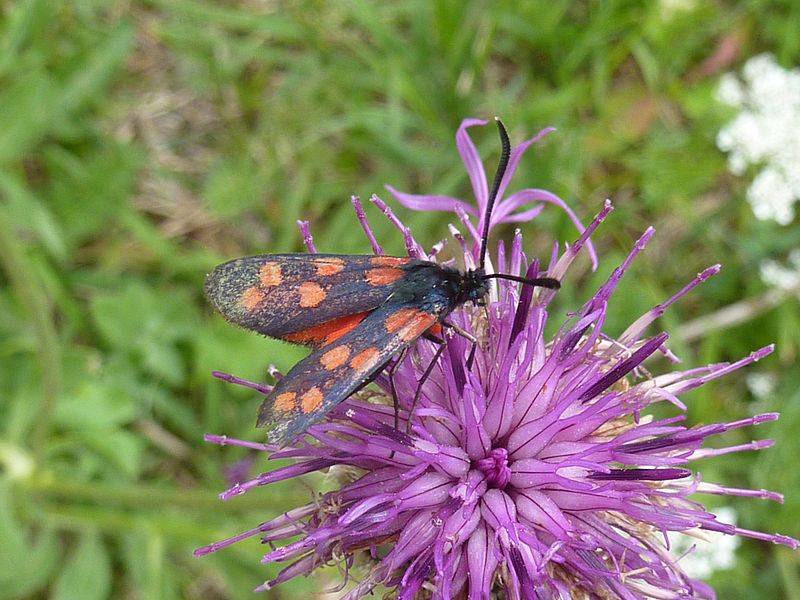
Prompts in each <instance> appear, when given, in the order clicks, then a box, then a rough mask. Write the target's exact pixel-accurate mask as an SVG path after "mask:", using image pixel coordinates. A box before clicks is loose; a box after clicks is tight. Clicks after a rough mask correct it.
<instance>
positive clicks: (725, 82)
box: [717, 54, 800, 225]
mask: <svg viewBox="0 0 800 600" xmlns="http://www.w3.org/2000/svg"><path fill="white" fill-rule="evenodd" d="M717 97H718V99H719V100H721V101H722V102H724V103H726V104H729V105H731V106H734V107H736V108H737V109H739V110H740V111H741V112H740V113H739V114H738V115H737V117H736V118H735V119H734V120H733V122H731V123H729V124H728V125H727V126H726V127H725V128H723V129H722V131H720V132H719V135H718V136H717V146H718V147H719V148H720V149H721V150H723V151H724V152H729V153H730V156H729V157H728V166H729V168H730V170H731V171H732V172H733V173H735V174H736V175H741V174H742V173H744V171H745V169H746V168H747V167H748V166H749V165H760V166H762V168H761V171H760V172H759V173H758V175H756V177H755V179H754V180H753V183H752V184H751V185H750V188H749V189H748V190H747V200H748V202H750V205H751V206H752V208H753V212H754V213H755V215H756V217H758V218H759V219H773V220H775V221H777V222H778V223H780V224H781V225H787V224H788V223H790V222H791V221H792V219H794V203H795V202H797V201H798V200H800V135H798V132H800V69H792V70H786V69H784V68H783V67H781V66H780V65H779V64H778V63H777V62H776V61H775V58H774V57H773V56H772V55H770V54H761V55H758V56H755V57H753V58H751V59H750V60H748V61H747V63H746V64H745V65H744V69H743V70H742V77H741V78H738V77H736V76H735V75H733V74H731V73H728V74H727V75H725V76H723V77H722V79H721V81H720V85H719V89H718V91H717Z"/></svg>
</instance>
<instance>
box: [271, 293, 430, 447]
mask: <svg viewBox="0 0 800 600" xmlns="http://www.w3.org/2000/svg"><path fill="white" fill-rule="evenodd" d="M438 318H439V315H437V314H435V313H434V312H429V311H427V310H424V309H423V308H421V307H420V306H419V304H418V303H413V304H407V303H393V302H388V303H386V304H385V305H383V306H381V307H380V308H378V309H376V310H374V311H373V312H371V313H370V314H369V315H367V316H366V318H365V319H364V320H363V321H362V322H361V324H360V325H359V326H358V327H356V328H354V329H353V330H352V331H350V332H349V333H347V334H345V335H344V336H342V337H341V338H339V339H337V340H336V341H334V342H332V343H331V344H329V345H327V346H324V347H322V348H319V349H317V350H315V351H314V352H312V354H310V355H309V356H308V357H306V358H305V359H303V360H301V361H300V362H299V363H297V364H296V365H295V366H294V367H293V368H292V369H291V370H290V371H289V372H288V373H287V374H286V376H285V377H283V379H281V380H280V381H279V382H278V383H277V384H276V385H275V388H274V389H273V390H272V392H270V394H269V395H268V396H266V397H265V398H264V401H263V402H262V404H261V407H260V409H259V413H258V423H257V425H258V427H268V428H269V429H270V431H269V432H268V434H267V437H268V439H269V441H270V442H272V443H274V444H277V445H279V446H284V445H286V444H288V443H289V442H290V441H292V440H293V439H294V438H295V437H297V436H298V435H300V434H301V433H302V432H303V431H305V430H306V429H308V428H309V427H310V426H311V425H313V424H314V423H316V422H318V421H319V420H321V419H322V418H323V417H324V416H325V415H326V414H327V413H328V412H330V411H331V410H332V409H333V408H334V407H335V406H336V405H337V404H339V403H340V402H341V401H342V400H344V399H345V398H347V397H348V396H349V395H350V394H352V393H353V392H354V391H355V390H357V389H358V388H359V387H360V386H362V385H363V384H364V383H366V382H367V381H369V380H370V379H371V378H372V377H373V376H374V374H375V373H376V372H377V371H379V370H380V369H381V368H382V367H383V366H384V365H385V364H386V362H387V361H388V360H389V359H390V358H391V357H392V356H393V355H395V354H396V353H397V352H399V351H400V350H402V349H403V348H406V347H407V346H409V345H410V344H412V343H413V342H414V340H416V339H417V338H418V337H419V336H420V335H422V334H423V333H424V332H425V331H427V330H428V329H429V328H430V327H431V326H432V325H434V324H435V323H436V322H437V320H438Z"/></svg>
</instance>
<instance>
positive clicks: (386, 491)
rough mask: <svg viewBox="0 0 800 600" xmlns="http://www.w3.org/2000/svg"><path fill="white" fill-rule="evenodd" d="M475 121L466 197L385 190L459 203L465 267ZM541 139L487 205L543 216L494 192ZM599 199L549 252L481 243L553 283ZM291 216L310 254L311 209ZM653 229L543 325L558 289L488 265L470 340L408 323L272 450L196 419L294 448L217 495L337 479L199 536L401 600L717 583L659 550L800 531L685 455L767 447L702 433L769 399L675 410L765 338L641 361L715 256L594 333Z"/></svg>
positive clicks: (460, 313)
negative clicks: (718, 352) (722, 354)
mask: <svg viewBox="0 0 800 600" xmlns="http://www.w3.org/2000/svg"><path fill="white" fill-rule="evenodd" d="M483 124H484V122H483V121H465V122H464V124H462V127H461V129H460V130H459V133H458V136H457V141H458V148H459V151H460V152H461V155H462V157H463V159H464V162H465V164H466V165H467V170H468V172H469V175H470V179H471V180H472V184H473V188H474V189H475V195H476V198H477V202H478V207H477V209H476V208H475V207H473V206H472V205H469V204H467V203H465V202H463V201H460V200H457V199H454V198H447V197H442V196H436V197H431V198H430V199H426V198H425V197H420V196H410V195H407V194H400V193H399V192H395V193H396V195H397V196H398V198H399V199H400V200H401V201H402V202H403V203H404V204H405V205H407V206H411V207H412V208H419V209H422V210H424V209H425V207H426V206H427V205H428V204H430V205H432V206H433V207H434V208H436V209H439V210H454V211H455V212H456V213H457V214H458V216H459V218H460V219H461V221H462V222H463V223H464V224H465V225H466V228H467V231H468V234H467V236H462V235H461V234H460V233H459V232H458V231H456V230H455V229H454V230H453V231H454V237H455V238H456V239H457V240H458V241H459V243H460V245H461V251H462V252H460V253H459V254H463V263H464V266H466V267H470V266H472V265H473V264H474V260H475V252H476V249H477V246H478V242H479V240H478V234H477V231H476V228H474V227H472V226H471V225H470V224H469V218H468V215H469V214H478V215H479V214H481V208H482V204H483V205H485V202H486V197H487V193H486V189H487V185H486V178H485V175H484V173H483V168H482V166H481V163H480V159H479V157H478V154H477V151H476V149H475V147H474V145H473V144H472V142H471V140H470V139H469V136H468V135H467V129H468V128H469V127H472V126H476V125H483ZM535 139H536V138H534V140H532V141H531V142H526V144H523V145H522V146H521V147H518V148H517V149H515V151H514V154H513V156H514V159H513V162H512V164H511V168H509V172H508V175H507V177H506V179H505V180H504V185H503V187H502V190H501V194H500V196H499V197H500V198H501V200H500V201H499V203H498V205H497V208H496V213H495V214H496V217H495V218H496V219H497V222H500V221H502V220H507V221H508V220H517V221H523V220H524V219H526V218H532V217H533V216H535V214H536V213H537V210H538V207H534V208H533V209H525V208H524V205H525V204H527V203H528V202H531V201H533V202H540V201H541V200H542V199H543V197H542V193H541V191H539V190H523V191H522V192H517V193H516V194H512V195H510V196H508V197H507V198H505V199H503V194H504V193H505V189H506V187H507V185H508V181H509V180H510V177H511V174H512V173H513V170H514V168H516V166H517V165H518V163H519V158H520V157H521V155H522V153H523V152H524V150H525V149H526V148H527V147H528V146H529V145H530V143H532V142H533V141H535ZM526 198H528V200H525V199H526ZM548 198H549V199H550V200H551V201H555V202H556V203H558V202H559V201H556V200H553V198H551V197H550V196H548ZM373 201H374V202H376V203H377V204H378V205H379V207H381V208H382V209H383V210H384V212H385V213H386V214H387V215H388V216H389V218H390V219H392V221H393V222H395V224H396V225H397V226H398V227H399V228H400V230H401V231H402V232H403V234H404V236H405V239H406V245H407V247H408V249H409V251H410V252H412V253H415V254H418V255H424V257H425V258H429V259H432V258H433V257H432V255H433V254H435V252H431V253H424V252H423V251H422V249H421V246H420V245H419V244H418V243H417V242H416V240H415V239H414V237H413V236H412V235H411V232H410V231H408V229H407V228H406V227H405V226H403V224H402V223H401V222H400V221H399V220H398V219H397V217H396V216H395V215H394V213H393V212H392V211H391V210H390V209H389V208H388V206H387V205H386V204H384V203H383V202H381V201H380V200H378V199H377V198H373ZM354 203H355V205H356V209H357V213H358V216H359V220H360V222H361V224H362V226H363V227H364V229H365V231H366V233H367V237H368V238H369V239H370V241H371V243H372V245H373V248H374V250H375V251H376V252H377V253H381V252H382V249H381V246H380V244H379V243H378V242H377V240H376V239H375V236H374V235H373V234H372V231H371V229H370V228H369V226H368V224H367V222H366V218H365V217H364V213H363V211H362V210H361V205H360V203H359V202H358V201H357V200H354ZM611 210H612V206H611V204H610V203H609V202H606V204H605V205H604V207H603V208H602V210H601V211H600V213H599V214H598V215H597V216H596V217H595V219H594V220H593V221H592V223H591V224H590V225H589V226H588V227H587V228H585V229H584V228H582V227H581V228H580V229H581V232H580V235H579V237H578V238H577V240H576V241H575V242H574V243H573V244H571V245H569V246H567V247H566V248H565V249H564V250H563V251H559V247H558V245H554V250H553V253H552V257H551V258H550V259H549V262H548V264H547V268H546V269H543V268H542V265H541V264H540V263H539V262H538V261H536V260H529V259H528V257H527V256H526V254H525V252H524V250H523V242H522V236H521V234H520V233H519V232H518V233H517V234H516V235H515V237H514V239H513V241H512V243H511V244H510V245H509V246H505V245H504V244H502V243H501V244H500V245H499V246H498V247H497V249H496V251H495V252H492V256H491V261H487V269H492V270H495V271H496V272H503V273H509V274H513V275H518V276H525V277H537V276H539V275H541V274H543V273H544V272H546V274H547V275H548V276H550V277H556V278H558V279H559V280H561V281H562V285H563V286H567V285H569V278H568V277H567V271H568V269H569V267H570V265H571V264H572V263H573V261H574V260H575V259H576V257H577V256H578V255H579V254H581V253H582V252H585V251H586V249H587V244H588V240H589V237H590V236H591V235H592V234H593V233H594V232H595V230H596V229H597V228H598V227H599V225H600V224H601V223H602V221H603V220H604V219H605V218H606V216H607V215H608V214H609V212H610V211H611ZM478 230H480V228H478ZM304 232H305V234H306V239H307V240H308V244H309V248H310V249H312V251H313V243H312V242H311V241H310V236H309V235H308V231H307V227H305V226H304ZM652 235H653V230H652V229H648V230H647V231H646V232H645V233H644V235H643V236H642V237H641V239H640V240H639V241H638V242H637V243H636V244H635V246H634V248H633V249H632V251H631V252H630V254H629V256H628V257H627V258H626V259H625V260H624V261H623V263H622V264H621V265H620V266H619V267H618V268H617V269H616V270H614V271H613V273H612V274H611V275H610V277H609V278H608V280H607V281H606V282H605V283H604V284H603V285H602V286H601V287H600V288H599V289H598V290H597V291H596V292H595V293H594V294H592V295H591V296H590V297H589V299H588V300H587V301H586V302H585V303H584V305H583V306H581V307H579V308H578V309H577V310H575V311H574V312H572V313H570V314H569V315H568V317H567V318H566V320H565V321H563V323H561V324H560V327H559V328H558V330H557V332H556V333H555V334H554V335H553V336H552V337H547V336H546V335H545V327H546V325H547V324H548V320H549V319H550V314H549V310H548V307H549V305H550V303H551V301H552V299H553V298H554V296H555V294H556V293H557V292H555V291H553V290H548V289H543V288H536V289H534V288H532V287H530V286H520V285H519V284H517V283H514V282H511V281H497V280H493V281H492V286H493V288H492V290H491V292H490V294H489V298H488V300H487V304H486V306H485V307H484V306H472V305H467V306H464V307H462V308H460V309H458V310H457V311H455V312H454V313H453V314H451V315H450V317H449V320H450V321H452V322H453V323H454V324H455V325H456V326H457V327H459V328H460V329H461V330H463V331H465V332H466V333H467V334H468V336H470V337H473V338H475V339H476V340H477V343H474V342H473V341H471V340H470V339H469V338H468V337H467V336H464V335H454V336H452V337H448V338H447V340H446V344H447V345H446V349H445V351H444V352H443V354H442V355H441V357H440V359H439V360H438V361H436V362H433V357H434V353H435V352H436V349H437V347H436V346H435V344H434V343H433V342H432V341H428V340H424V339H421V340H419V341H418V342H417V343H416V346H415V350H414V352H410V353H409V354H408V355H407V356H405V357H402V358H398V359H397V360H398V361H399V363H397V364H392V365H390V366H389V368H387V369H386V370H385V371H383V373H382V374H381V375H380V376H379V377H378V378H377V379H376V381H375V384H376V385H375V386H374V388H373V389H370V388H365V389H364V390H362V391H361V392H358V393H356V394H354V395H353V396H352V397H351V398H349V399H348V400H346V401H345V402H343V403H342V404H340V405H339V406H338V407H337V408H336V409H335V410H334V411H333V412H332V413H331V414H330V415H329V418H328V419H327V420H326V421H325V422H323V423H320V424H318V425H315V426H313V427H312V428H311V429H309V431H308V432H307V434H306V436H305V437H304V438H302V439H298V440H296V441H295V442H294V444H293V445H292V446H290V447H288V448H286V449H283V450H279V451H275V450H276V449H275V448H270V447H269V446H267V445H264V444H256V443H252V442H245V441H241V440H231V439H228V438H225V437H221V436H208V439H209V441H213V442H216V443H220V444H236V445H240V446H245V447H249V448H256V449H260V450H264V451H265V452H267V453H270V454H271V457H272V458H278V457H280V458H291V459H294V460H295V461H296V462H295V463H294V464H292V465H290V466H285V467H281V468H278V469H276V470H274V471H271V472H268V473H264V474H262V475H260V476H258V477H256V478H254V479H252V480H249V481H245V482H241V483H238V484H236V485H234V486H233V487H232V488H230V489H229V490H227V491H226V492H224V493H223V495H222V497H223V498H224V499H229V498H232V497H234V496H237V495H240V494H243V493H245V492H248V491H249V490H252V489H253V488H255V487H258V486H262V485H268V484H270V483H273V482H276V481H283V480H287V479H290V478H294V477H298V476H300V475H303V474H306V473H311V472H315V471H327V472H328V473H329V474H331V475H333V476H335V477H336V478H337V481H338V483H339V487H338V489H336V490H335V491H331V492H328V493H325V494H322V495H321V496H319V497H317V498H316V499H314V500H313V501H312V502H309V503H308V504H307V505H305V506H301V507H298V508H296V509H294V510H291V511H289V512H286V513H284V514H281V515H278V516H275V517H274V518H272V519H271V520H268V521H266V522H264V523H262V524H260V525H258V526H257V527H255V528H254V529H252V530H250V531H247V532H245V533H242V534H240V535H237V536H235V537H232V538H230V539H227V540H224V541H221V542H217V543H215V544H212V545H210V546H207V547H205V548H201V549H199V550H198V551H197V553H198V554H206V553H209V552H213V551H216V550H219V549H221V548H223V547H225V546H228V545H230V544H232V543H235V542H237V541H240V540H242V539H245V538H248V537H251V536H259V537H260V538H261V539H262V540H263V541H264V542H265V543H268V544H270V545H271V547H272V549H271V550H270V551H269V552H268V553H267V554H266V555H265V556H264V558H263V561H264V562H266V563H270V562H276V563H285V564H286V567H285V568H284V569H283V570H282V571H281V572H280V574H279V575H278V576H277V577H276V578H275V579H273V580H272V581H268V582H266V583H264V584H263V585H262V586H260V587H259V588H257V589H259V590H266V589H269V588H272V587H273V586H276V585H278V584H281V583H283V582H285V581H288V580H290V579H292V578H293V577H296V576H298V575H308V574H310V573H312V572H314V571H315V570H316V569H318V568H320V567H322V566H324V565H329V564H338V565H340V568H341V571H342V573H343V576H342V589H346V592H345V593H344V596H343V597H344V598H346V599H355V598H359V597H362V596H365V595H367V594H370V593H372V592H377V591H379V590H380V589H381V588H383V589H387V588H388V589H390V590H392V591H393V593H394V594H395V595H396V597H397V598H401V599H411V598H433V599H436V600H445V599H449V598H471V599H476V600H477V599H481V598H485V599H488V598H493V597H504V598H511V599H521V598H525V599H532V598H561V599H568V598H625V599H635V598H708V597H713V591H712V590H711V589H710V588H709V587H708V586H706V585H704V584H703V583H701V582H699V581H695V580H693V579H692V578H691V577H690V576H688V575H687V574H686V573H685V572H684V570H683V569H682V567H681V561H680V558H679V557H676V556H674V555H673V553H672V552H671V551H670V546H669V535H670V534H673V533H680V532H686V533H688V534H699V533H702V532H703V531H706V532H720V533H723V534H727V535H743V536H748V537H752V538H756V539H760V540H765V541H770V542H773V543H779V544H785V545H787V546H790V547H792V548H796V547H797V546H798V541H797V540H794V539H792V538H790V537H787V536H782V535H771V534H766V533H760V532H757V531H751V530H747V529H743V528H740V527H737V526H735V525H732V524H727V523H724V522H722V521H721V520H720V519H718V518H717V517H716V516H715V515H714V514H712V513H710V512H708V511H707V510H706V509H705V508H704V507H703V506H702V505H701V504H699V503H698V502H697V500H695V499H694V496H695V495H700V494H713V495H731V496H750V497H753V498H761V499H766V500H774V501H781V500H782V497H781V496H780V495H779V494H776V493H773V492H768V491H763V490H745V489H737V488H730V487H725V486H723V485H719V484H715V483H711V482H705V481H701V478H700V476H699V474H697V473H696V472H694V471H693V470H692V469H691V468H690V467H691V463H692V461H694V460H696V459H699V458H706V457H709V456H716V455H722V454H727V453H730V452H737V451H743V450H758V449H761V448H766V447H768V446H770V445H771V444H772V441H771V440H762V441H756V442H752V443H749V444H743V445H737V446H728V447H721V448H717V449H710V448H707V447H706V442H707V441H708V440H709V439H710V438H713V437H716V436H718V435H721V434H724V433H725V432H727V431H729V430H732V429H738V428H742V427H748V426H751V425H757V424H760V423H764V422H767V421H772V420H774V419H776V418H777V415H776V414H774V413H769V414H760V415H756V416H754V417H751V418H748V419H742V420H738V421H733V422H728V423H715V424H711V425H703V426H697V427H687V426H685V425H683V424H682V421H684V419H685V414H684V412H685V410H686V407H685V405H684V404H683V402H682V401H681V400H680V396H681V395H683V394H684V393H686V392H688V391H690V390H693V389H695V388H697V387H699V386H701V385H703V384H704V383H706V382H708V381H711V380H713V379H716V378H718V377H721V376H723V375H725V374H727V373H730V372H731V371H734V370H736V369H739V368H741V367H743V366H745V365H748V364H750V363H753V362H755V361H757V360H759V359H760V358H763V357H764V356H766V355H767V354H769V353H770V352H771V351H772V348H771V347H766V348H762V349H760V350H756V351H755V352H753V353H752V354H750V355H749V356H746V357H744V358H742V359H741V360H738V361H736V362H733V363H726V364H713V365H709V366H706V367H700V368H693V369H688V370H682V371H680V370H676V371H669V372H666V373H664V374H660V375H651V374H650V372H649V370H648V369H646V368H645V367H644V363H645V361H647V360H648V359H650V358H651V357H653V355H656V354H661V355H663V356H664V357H665V359H666V360H670V359H674V357H673V356H672V354H671V353H670V352H669V350H668V349H667V347H666V342H667V337H668V336H667V334H666V333H664V332H658V331H656V332H652V333H651V332H650V329H651V325H653V324H654V322H655V321H656V320H657V319H658V318H659V317H660V316H661V315H662V314H663V313H664V311H666V310H667V309H668V308H669V307H670V306H671V305H672V304H673V303H675V302H676V301H678V300H679V299H681V298H682V297H683V296H684V295H686V294H687V293H689V292H690V291H691V290H692V289H693V288H695V287H696V286H697V285H699V284H700V283H701V282H703V281H704V280H706V279H707V278H709V277H711V276H712V275H714V274H715V273H716V272H717V271H718V270H719V267H718V266H712V267H710V268H708V269H707V270H705V271H704V272H702V273H700V274H699V275H697V276H696V277H694V278H693V279H691V280H690V281H689V282H688V283H687V285H686V286H685V287H684V288H683V289H681V290H679V291H678V292H677V293H676V294H675V295H674V296H672V297H671V298H668V299H667V300H666V301H665V302H663V303H662V304H659V305H658V306H656V307H655V308H653V309H652V310H650V311H648V312H646V313H645V314H643V315H641V316H640V317H639V318H637V319H635V320H634V321H633V322H632V323H631V325H630V326H629V327H628V328H627V329H626V330H625V331H623V332H622V333H621V334H619V335H616V336H612V335H611V334H610V333H609V332H606V331H605V330H604V323H605V320H606V314H607V312H608V311H609V310H610V307H611V306H613V294H614V292H615V290H616V288H617V286H618V284H619V282H620V280H621V279H622V277H623V276H624V275H625V273H626V271H627V270H628V268H629V266H630V264H631V261H632V260H633V259H634V258H635V257H636V255H637V254H639V252H641V251H642V250H643V249H644V247H645V246H646V244H647V242H648V240H649V239H650V238H651V237H652ZM470 236H471V238H472V239H471V240H470ZM436 248H437V250H438V248H439V246H437V247H436ZM425 373H427V374H428V376H427V378H426V379H425V378H424V377H423V375H424V374H425ZM221 376H222V377H223V378H225V379H227V380H229V381H233V382H236V383H240V384H244V385H248V386H250V387H253V388H255V389H257V390H259V391H261V392H267V391H268V390H269V387H268V386H262V385H259V384H255V383H250V382H246V381H243V380H240V379H238V378H235V377H233V376H230V375H221ZM421 379H425V381H424V383H423V384H422V385H421V386H420V384H419V382H420V380H421ZM392 398H395V399H396V402H397V413H396V412H395V408H394V407H393V405H392V404H393V402H392ZM657 403H667V404H669V405H671V408H672V409H673V410H674V412H675V414H674V415H673V416H669V417H666V418H660V419H656V418H654V417H652V416H650V415H649V414H648V410H649V409H650V407H651V406H653V405H655V404H657ZM412 407H414V410H413V411H412Z"/></svg>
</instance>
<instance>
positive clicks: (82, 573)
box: [50, 531, 111, 600]
mask: <svg viewBox="0 0 800 600" xmlns="http://www.w3.org/2000/svg"><path fill="white" fill-rule="evenodd" d="M110 591H111V561H110V559H109V556H108V550H107V549H106V546H105V544H103V542H102V540H101V538H100V536H99V535H98V534H97V533H96V532H93V531H89V532H86V533H84V534H82V535H81V537H80V540H79V541H78V545H77V547H76V548H75V549H74V550H73V551H72V552H70V553H69V554H68V557H67V561H66V565H65V567H64V569H63V570H62V571H61V573H60V574H59V576H58V578H57V579H56V581H55V585H54V588H53V594H52V595H51V596H50V597H51V598H53V599H54V600H77V599H79V598H80V600H102V599H103V598H107V597H109V593H110Z"/></svg>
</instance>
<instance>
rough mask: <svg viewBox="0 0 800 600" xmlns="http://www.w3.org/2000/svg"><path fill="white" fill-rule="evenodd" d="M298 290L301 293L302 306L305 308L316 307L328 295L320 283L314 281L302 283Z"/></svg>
mask: <svg viewBox="0 0 800 600" xmlns="http://www.w3.org/2000/svg"><path fill="white" fill-rule="evenodd" d="M297 291H298V292H299V293H300V306H302V307H303V308H315V307H317V306H319V305H320V304H322V301H323V300H325V297H326V296H327V295H328V293H327V292H326V291H325V290H324V289H322V286H321V285H320V284H318V283H315V282H313V281H306V282H305V283H301V284H300V286H299V287H298V288H297Z"/></svg>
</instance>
